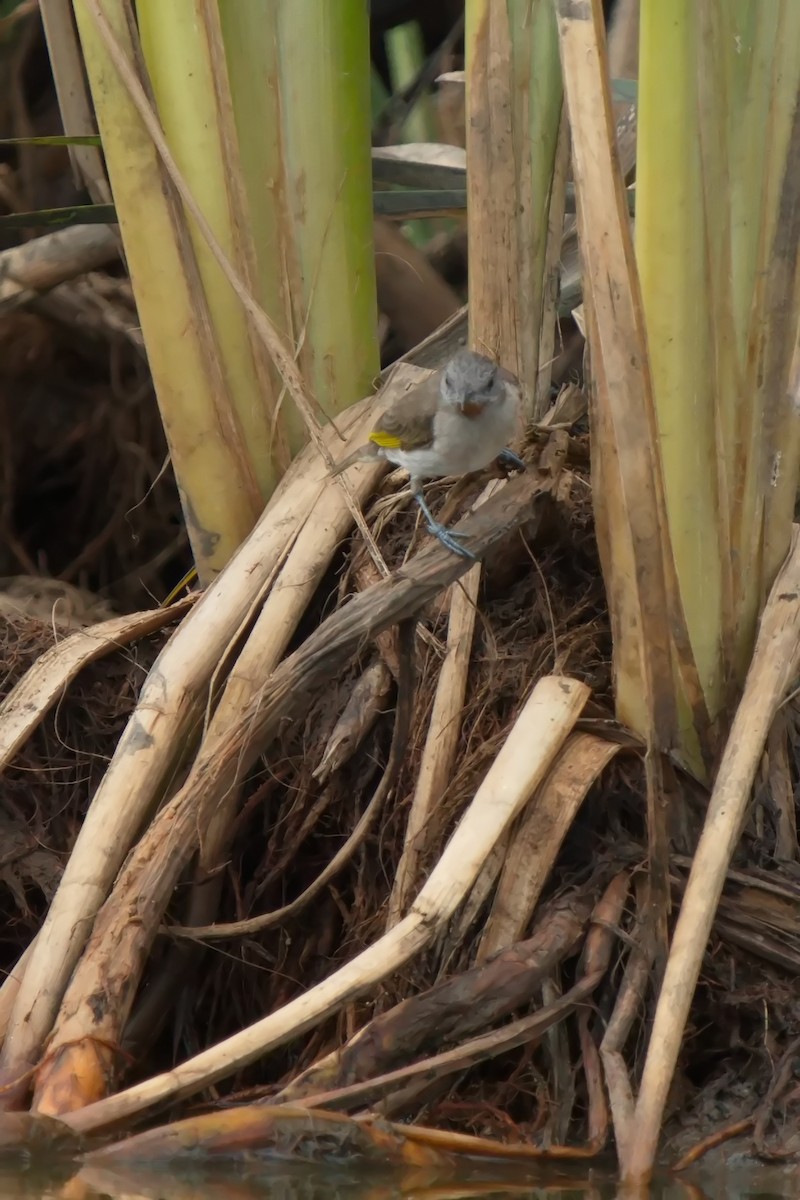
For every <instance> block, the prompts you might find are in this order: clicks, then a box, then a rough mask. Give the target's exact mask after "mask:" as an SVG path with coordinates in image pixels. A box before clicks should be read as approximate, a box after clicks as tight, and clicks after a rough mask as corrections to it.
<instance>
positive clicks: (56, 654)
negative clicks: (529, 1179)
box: [0, 597, 194, 772]
mask: <svg viewBox="0 0 800 1200" xmlns="http://www.w3.org/2000/svg"><path fill="white" fill-rule="evenodd" d="M193 603H194V597H191V598H187V599H186V600H182V601H181V602H180V603H179V604H175V605H173V606H172V608H170V609H163V608H160V609H155V611H153V610H152V609H151V610H149V611H148V612H139V613H131V614H130V615H128V616H124V617H112V619H111V620H110V621H100V622H99V623H98V624H97V625H89V626H87V627H86V628H85V629H79V630H77V631H76V632H75V633H72V634H70V635H69V637H67V638H64V640H63V641H61V642H56V644H55V645H53V646H51V647H50V649H49V650H46V651H45V653H44V654H42V655H41V656H40V657H39V658H38V659H37V660H36V662H35V663H34V664H33V666H32V667H31V668H30V670H29V671H26V673H25V674H24V675H23V676H22V678H21V679H20V680H19V682H18V683H16V684H15V686H14V687H13V688H12V689H11V691H10V692H9V693H8V695H7V696H6V697H5V699H4V700H3V701H2V703H0V772H2V771H3V770H4V768H5V767H7V766H8V764H9V763H10V762H11V760H12V759H13V757H14V755H15V754H16V752H17V751H18V750H19V748H20V746H21V745H22V744H23V742H24V741H25V740H26V739H27V738H29V737H30V735H31V734H32V733H33V731H34V729H36V727H37V725H38V724H39V722H40V721H41V720H42V718H43V717H44V715H45V713H47V712H48V710H49V709H50V708H52V706H53V705H54V704H55V703H56V701H57V700H58V698H59V697H60V696H61V695H63V693H64V689H65V688H66V687H67V685H68V684H69V683H71V682H72V680H73V679H74V678H75V677H76V675H77V674H78V672H79V671H81V670H82V669H83V668H84V667H85V666H87V665H88V664H89V663H91V662H96V661H97V659H98V658H102V657H103V656H104V655H106V654H111V653H113V651H114V650H116V649H118V648H119V647H120V646H128V645H130V643H131V642H135V641H137V640H138V639H139V638H142V637H147V635H148V634H150V633H155V631H156V630H157V629H163V627H164V626H165V625H168V624H169V623H170V622H171V621H173V620H176V619H177V618H178V617H182V616H183V615H184V614H185V613H186V612H187V611H188V610H189V609H190V608H191V606H192V604H193Z"/></svg>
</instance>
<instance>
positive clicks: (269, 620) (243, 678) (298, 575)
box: [189, 363, 429, 925]
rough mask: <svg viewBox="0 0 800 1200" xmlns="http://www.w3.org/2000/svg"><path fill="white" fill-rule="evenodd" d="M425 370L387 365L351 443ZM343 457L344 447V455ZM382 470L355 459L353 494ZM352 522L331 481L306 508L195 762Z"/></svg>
mask: <svg viewBox="0 0 800 1200" xmlns="http://www.w3.org/2000/svg"><path fill="white" fill-rule="evenodd" d="M428 374H429V373H428V372H427V371H423V370H421V369H420V368H419V367H414V366H411V365H410V364H409V363H403V364H402V365H400V366H399V367H398V368H397V370H396V371H395V372H393V374H392V376H391V378H390V380H389V381H388V383H387V384H386V387H385V388H384V389H383V390H382V392H381V393H380V396H379V398H378V400H377V401H375V402H373V404H372V405H371V406H370V407H369V409H368V417H369V419H368V421H367V422H366V424H365V425H363V426H361V425H360V426H359V435H358V437H356V435H352V436H351V439H350V442H351V443H352V444H354V445H358V444H359V440H358V438H359V437H360V438H361V440H362V441H365V440H366V436H367V433H368V431H369V430H368V427H369V428H371V426H372V424H373V423H374V420H375V414H376V412H379V411H380V409H381V407H382V406H384V405H388V404H390V403H394V402H396V401H402V397H403V396H404V395H405V394H406V393H407V392H408V391H410V390H411V389H412V388H413V387H414V386H416V385H418V384H420V383H422V382H423V381H424V380H425V379H427V378H428ZM342 457H344V452H343V454H342ZM383 470H385V466H384V465H381V464H380V463H378V464H375V463H359V464H358V465H357V466H355V467H353V469H352V471H351V473H350V478H351V486H352V488H353V494H354V496H355V497H356V499H357V500H358V501H359V502H360V501H363V500H364V499H365V498H366V496H368V495H369V493H370V492H371V491H372V490H373V488H374V486H375V483H376V481H377V479H378V477H379V475H380V474H381V472H382V471H383ZM351 525H352V514H351V510H350V503H349V500H348V497H347V496H346V495H345V494H344V493H343V492H342V491H341V490H340V489H339V488H338V487H337V486H336V481H335V480H332V481H331V483H330V484H329V486H328V487H327V488H326V490H325V491H324V492H323V493H322V495H321V496H320V497H319V500H318V501H317V503H316V505H315V507H314V508H313V509H312V513H311V519H309V520H308V521H307V523H306V524H305V526H304V528H303V529H302V530H301V531H300V532H299V534H298V535H297V539H296V541H295V544H294V546H293V547H292V550H291V553H290V554H289V557H288V559H287V561H286V563H285V565H284V567H283V569H282V570H281V573H280V575H279V576H278V579H277V580H276V582H275V585H274V586H273V588H272V590H271V592H270V595H269V596H268V598H267V600H266V602H265V604H264V607H263V609H262V611H261V613H260V615H259V617H258V620H257V621H256V623H255V625H254V626H253V629H252V632H251V633H250V636H249V637H248V639H247V642H246V643H245V645H244V646H243V648H242V650H241V652H240V654H239V657H238V659H237V660H236V663H235V665H234V666H233V668H232V669H231V673H230V676H229V677H228V681H227V683H226V685H225V690H224V692H223V694H222V697H221V698H220V702H219V707H218V708H217V711H216V713H215V714H214V717H213V719H212V721H211V724H210V726H209V729H208V733H207V736H206V738H205V739H204V742H203V747H202V750H201V752H200V754H199V756H198V763H200V762H202V761H203V760H205V761H210V760H211V759H212V758H213V757H214V755H215V753H216V749H217V746H218V745H219V744H220V742H221V741H222V740H223V739H224V738H225V736H226V735H227V732H228V730H229V728H230V726H231V725H232V724H233V723H234V722H235V721H236V720H237V719H238V717H239V715H240V713H241V712H242V710H243V709H245V708H246V707H247V705H248V704H250V702H251V701H252V700H253V698H254V697H255V696H256V695H257V694H258V693H259V692H260V691H261V689H262V688H263V686H264V680H265V679H266V677H267V676H268V674H269V672H270V671H271V670H272V669H273V667H274V666H275V665H276V664H277V663H278V661H279V660H280V658H281V655H282V654H283V652H284V650H285V649H286V647H287V645H288V643H289V640H290V638H291V637H292V635H293V634H294V631H295V629H296V628H297V624H298V621H299V620H300V618H301V617H302V615H303V613H304V612H305V610H306V607H307V605H308V603H309V602H310V600H311V598H312V597H313V595H314V592H315V591H316V589H317V587H318V585H319V582H320V580H321V579H322V576H323V575H324V573H325V571H326V570H327V569H328V567H329V565H330V562H331V559H332V558H333V555H334V554H335V552H336V548H337V546H338V545H339V543H340V542H341V540H342V538H343V537H344V536H345V534H346V533H347V532H348V530H349V529H350V528H351ZM238 797H239V788H238V787H236V788H230V789H229V790H228V792H227V793H226V795H225V797H224V799H223V800H222V801H221V802H220V804H219V807H218V808H217V810H216V812H215V813H214V816H213V817H212V819H211V821H210V824H209V827H208V831H207V833H206V836H205V838H204V839H203V844H202V848H201V862H200V865H201V868H202V869H205V870H214V869H215V867H216V866H217V864H218V862H219V860H220V857H221V856H222V855H223V854H224V853H225V849H226V847H227V841H228V832H229V829H230V822H231V818H232V815H233V813H234V811H235V809H236V805H237V803H238ZM211 919H212V918H211V916H210V915H209V914H208V913H205V912H200V911H197V912H195V911H194V910H193V911H192V913H191V915H190V918H189V921H190V924H193V925H194V924H197V925H201V924H205V923H206V922H207V921H209V920H211Z"/></svg>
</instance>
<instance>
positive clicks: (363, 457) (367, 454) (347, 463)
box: [330, 442, 380, 475]
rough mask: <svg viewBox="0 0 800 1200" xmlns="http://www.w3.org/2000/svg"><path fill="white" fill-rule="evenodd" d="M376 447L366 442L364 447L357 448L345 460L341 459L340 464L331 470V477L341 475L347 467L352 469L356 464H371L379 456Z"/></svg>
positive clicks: (372, 443)
mask: <svg viewBox="0 0 800 1200" xmlns="http://www.w3.org/2000/svg"><path fill="white" fill-rule="evenodd" d="M379 453H380V452H379V450H378V447H377V446H376V445H375V443H374V442H367V444H366V446H359V448H358V449H357V450H354V451H353V453H352V454H348V456H347V458H343V459H342V461H341V462H340V463H337V464H336V466H335V467H333V468H332V469H331V472H330V474H331V475H341V473H342V471H346V470H347V468H348V467H352V466H353V464H354V463H357V462H372V461H373V460H374V459H376V458H377V457H378V455H379Z"/></svg>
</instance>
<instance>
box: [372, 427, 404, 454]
mask: <svg viewBox="0 0 800 1200" xmlns="http://www.w3.org/2000/svg"><path fill="white" fill-rule="evenodd" d="M369 440H370V441H371V442H374V443H375V445H376V446H381V447H382V448H383V449H384V450H400V449H401V448H402V445H403V443H402V441H401V440H400V438H399V437H398V436H397V435H396V434H394V433H387V432H386V431H385V430H384V429H373V431H372V433H371V434H370V435H369Z"/></svg>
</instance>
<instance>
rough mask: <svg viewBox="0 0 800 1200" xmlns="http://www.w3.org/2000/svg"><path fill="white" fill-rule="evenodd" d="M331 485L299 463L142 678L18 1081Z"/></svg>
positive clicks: (25, 1027) (307, 463)
mask: <svg viewBox="0 0 800 1200" xmlns="http://www.w3.org/2000/svg"><path fill="white" fill-rule="evenodd" d="M375 404H376V402H375V401H374V400H373V398H372V397H368V398H367V399H366V400H364V401H362V402H361V403H360V404H358V405H355V406H354V407H353V408H352V409H351V410H350V411H349V413H348V415H347V420H346V422H344V424H345V425H346V426H347V427H348V429H349V431H350V439H351V440H350V441H348V442H347V443H346V444H345V446H344V447H343V453H344V452H345V451H346V450H347V449H348V448H354V447H355V446H356V445H358V444H360V443H361V442H363V440H364V438H365V436H366V432H367V431H368V429H369V428H370V427H371V425H372V421H373V419H374V413H375V411H376V408H375ZM379 410H380V405H379V403H378V411H379ZM324 436H325V437H326V438H327V440H328V442H329V444H330V445H331V446H334V445H337V441H336V440H335V438H336V434H335V431H334V430H332V429H328V430H326V431H325V435H324ZM330 486H331V485H330V480H328V478H327V472H326V469H325V466H324V464H323V463H322V462H321V461H320V459H319V456H318V455H317V454H316V453H315V452H314V451H313V450H312V449H310V448H309V449H308V450H307V451H304V452H303V453H302V454H301V455H299V456H298V458H297V459H296V460H295V462H294V464H293V465H292V467H291V468H290V469H289V471H288V472H287V474H286V475H285V476H284V478H283V480H282V481H281V483H280V485H279V486H278V488H277V490H276V492H275V493H274V495H273V497H272V499H271V501H270V505H269V507H268V509H267V510H266V511H265V513H264V514H263V516H262V517H261V519H260V521H259V522H258V524H257V525H256V527H255V529H254V530H253V532H252V534H251V535H250V537H249V538H248V540H247V541H246V542H245V543H243V545H242V546H241V547H240V549H239V550H238V551H237V553H236V554H235V555H234V557H233V558H232V559H231V561H230V562H229V563H228V565H227V567H226V568H225V570H224V571H223V572H222V573H221V574H220V575H219V576H218V578H217V579H216V580H215V581H214V583H213V584H212V585H211V586H210V587H209V588H208V590H207V591H206V592H205V594H204V596H203V598H202V599H201V601H200V603H199V604H197V605H196V607H195V608H194V609H193V610H192V612H191V613H190V614H189V616H188V618H187V619H186V620H185V621H184V622H183V623H182V625H181V626H180V627H179V629H178V630H177V631H176V633H175V635H174V636H173V638H172V639H171V641H170V642H169V644H168V645H167V646H166V647H165V649H164V650H163V651H162V653H161V654H160V655H159V657H158V659H157V661H156V663H155V664H154V666H153V668H152V670H151V671H150V674H149V675H148V677H147V679H146V680H145V683H144V685H143V687H142V691H141V694H140V697H139V702H138V704H137V707H136V709H135V711H134V713H133V715H132V717H131V719H130V721H129V722H128V725H127V728H126V730H125V732H124V734H123V735H122V738H121V739H120V742H119V744H118V746H117V749H116V751H115V753H114V757H113V758H112V760H111V763H110V765H109V768H108V770H107V772H106V774H105V776H104V778H103V781H102V783H101V785H100V787H99V788H98V790H97V792H96V794H95V796H94V798H93V800H92V803H91V805H90V808H89V811H88V812H87V814H86V818H85V820H84V823H83V826H82V828H81V832H80V834H79V835H78V839H77V841H76V843H75V846H74V848H73V851H72V854H71V855H70V859H69V862H68V863H67V866H66V869H65V871H64V875H63V877H62V880H61V883H60V885H59V888H58V891H57V892H56V895H55V897H54V899H53V902H52V904H51V906H50V909H49V911H48V914H47V916H46V918H45V921H44V925H43V926H42V929H41V931H40V934H39V937H38V939H37V945H36V950H35V951H34V954H33V956H32V960H31V962H30V964H29V967H28V970H27V971H26V973H25V980H24V983H23V985H22V987H21V988H20V992H19V996H18V998H17V1003H16V1005H15V1007H14V1013H13V1016H12V1020H11V1023H10V1026H9V1032H8V1036H7V1038H6V1043H5V1045H4V1047H3V1053H2V1058H0V1062H1V1063H2V1065H3V1067H4V1068H6V1069H7V1070H8V1071H9V1073H11V1074H16V1073H17V1072H18V1071H25V1070H26V1069H27V1067H26V1064H27V1063H29V1062H31V1061H35V1060H36V1059H37V1058H38V1056H39V1053H40V1051H41V1047H42V1044H43V1042H44V1039H45V1038H46V1037H47V1035H48V1034H49V1033H50V1030H51V1027H52V1023H53V1019H54V1017H55V1015H56V1012H57V1010H58V1006H59V1004H60V1002H61V998H62V995H63V993H64V989H65V987H66V983H67V980H68V979H69V976H70V974H71V973H72V970H73V968H74V966H75V964H76V962H77V960H78V957H79V956H80V953H81V951H82V949H83V947H84V945H85V944H86V941H87V939H88V937H89V935H90V934H91V929H92V922H93V920H94V917H95V915H96V913H97V911H98V909H99V908H100V905H101V904H102V903H103V901H104V900H105V898H106V896H107V894H108V890H109V888H110V887H111V884H112V883H113V881H114V878H115V877H116V875H117V872H118V871H119V868H120V866H121V865H122V862H123V860H124V858H125V856H126V854H127V853H128V851H129V849H130V846H131V843H132V840H133V838H134V836H135V834H136V832H137V830H138V829H139V828H140V827H141V825H142V823H143V821H144V820H145V818H146V815H147V813H148V812H150V811H151V809H152V807H153V805H154V803H155V800H156V799H157V797H158V795H159V792H160V789H161V788H162V787H163V784H164V779H165V776H166V774H167V772H168V770H169V768H170V764H171V763H172V759H173V755H174V747H175V746H176V745H181V744H183V743H184V742H185V740H186V738H187V737H188V735H189V733H190V730H191V729H192V727H193V726H194V725H196V723H197V721H198V719H199V716H200V714H201V713H202V710H203V708H204V706H205V704H206V703H207V700H208V696H209V691H208V689H209V686H210V681H211V680H212V677H213V676H214V674H215V672H218V670H219V668H220V663H221V662H223V661H224V659H225V657H226V654H227V652H228V647H229V645H230V644H231V642H232V640H233V639H235V638H236V636H237V633H238V631H239V629H240V627H241V625H242V622H243V621H245V620H246V618H247V617H248V615H249V614H250V612H251V610H252V608H253V604H254V602H255V601H256V600H257V598H258V596H259V595H260V594H261V593H262V592H263V591H264V589H265V587H266V586H267V583H268V581H269V580H270V578H271V577H272V576H273V574H274V573H275V572H276V571H277V568H278V566H279V564H280V563H281V561H282V560H283V559H284V557H285V555H286V551H287V546H288V545H289V544H290V543H291V542H292V541H293V540H294V538H295V537H296V534H297V531H298V530H299V529H301V528H302V526H303V523H304V521H305V519H306V517H307V516H308V513H309V512H310V511H311V509H312V508H313V506H314V503H315V502H316V500H317V499H318V497H319V496H320V494H321V493H322V491H323V490H324V489H325V488H326V487H330ZM365 490H366V489H365Z"/></svg>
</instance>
